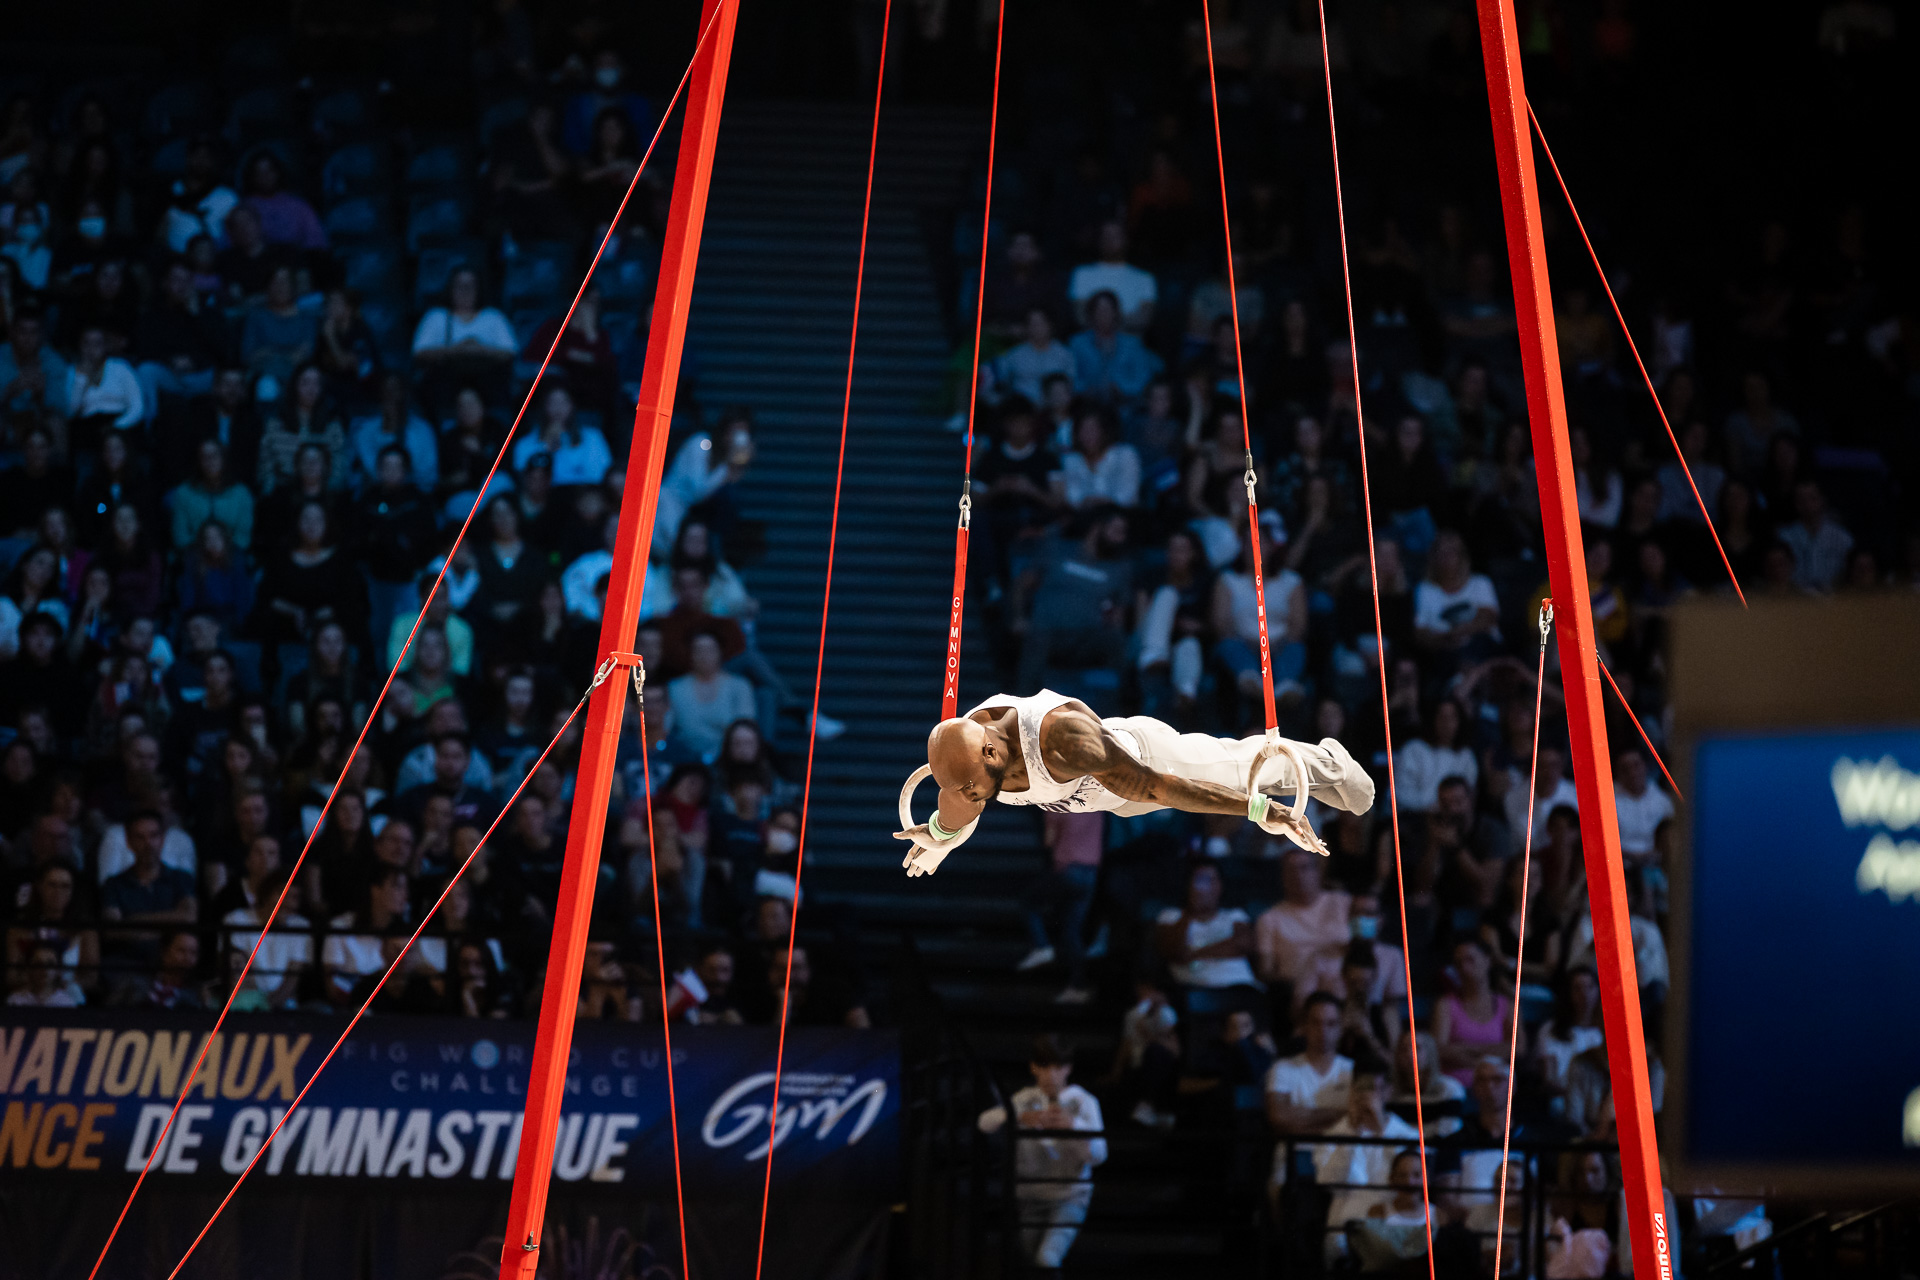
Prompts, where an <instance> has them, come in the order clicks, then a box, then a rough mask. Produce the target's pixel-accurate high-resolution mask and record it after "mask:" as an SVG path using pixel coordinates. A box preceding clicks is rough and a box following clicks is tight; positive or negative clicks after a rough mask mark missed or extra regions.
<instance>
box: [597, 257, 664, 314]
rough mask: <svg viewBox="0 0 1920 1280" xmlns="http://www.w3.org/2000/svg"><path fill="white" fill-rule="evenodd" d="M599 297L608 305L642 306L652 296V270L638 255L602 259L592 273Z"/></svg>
mask: <svg viewBox="0 0 1920 1280" xmlns="http://www.w3.org/2000/svg"><path fill="white" fill-rule="evenodd" d="M593 279H594V283H595V284H597V285H599V286H600V297H601V300H602V301H603V302H606V303H607V304H609V305H612V304H614V303H620V304H622V305H626V306H633V307H644V306H645V305H646V304H647V303H648V302H649V301H650V300H651V299H652V296H653V271H652V270H651V269H650V267H649V265H648V264H647V263H646V262H645V261H644V260H643V259H641V258H639V257H637V256H636V257H622V258H616V259H614V260H613V261H611V262H608V261H605V260H603V261H602V262H601V263H600V266H599V267H598V268H597V269H596V270H595V271H594V273H593Z"/></svg>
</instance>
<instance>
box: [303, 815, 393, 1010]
mask: <svg viewBox="0 0 1920 1280" xmlns="http://www.w3.org/2000/svg"><path fill="white" fill-rule="evenodd" d="M389 825H398V824H389ZM408 884H409V881H408V878H407V873H406V871H405V870H404V869H403V868H401V867H398V866H394V865H392V864H390V863H384V862H383V863H382V864H381V865H378V866H377V867H376V869H375V870H374V871H373V872H372V874H371V875H370V876H369V877H368V879H367V881H366V889H365V893H364V896H363V897H362V898H361V899H360V901H361V904H362V905H361V907H360V909H359V910H358V911H349V912H346V913H344V914H342V915H339V916H335V917H334V918H333V920H332V921H331V922H330V923H329V925H328V930H329V932H328V934H327V941H326V945H325V946H324V947H323V948H322V950H321V955H320V962H321V965H322V967H324V969H325V970H326V975H327V982H326V997H327V1000H328V1001H329V1002H330V1003H331V1004H332V1005H333V1006H334V1007H335V1008H345V1009H353V1008H355V1007H357V1006H358V1005H359V1000H358V998H356V996H355V994H354V992H355V988H356V987H357V986H358V985H359V983H360V980H361V979H362V978H365V977H367V976H368V975H370V974H373V975H377V974H379V973H382V972H384V971H385V969H386V968H387V964H388V960H389V957H388V955H387V950H386V943H387V941H388V940H389V939H393V940H394V941H398V940H399V939H398V938H394V935H396V934H404V932H405V931H406V925H407V922H408V918H409V912H410V910H411V908H410V907H409V905H408V901H407V889H408ZM409 958H412V957H409ZM416 963H417V961H416ZM394 976H395V977H396V978H403V977H404V976H405V975H404V973H397V974H395V975H394Z"/></svg>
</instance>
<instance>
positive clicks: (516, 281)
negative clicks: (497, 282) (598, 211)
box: [503, 240, 573, 306]
mask: <svg viewBox="0 0 1920 1280" xmlns="http://www.w3.org/2000/svg"><path fill="white" fill-rule="evenodd" d="M572 282H573V246H572V245H570V244H568V243H567V242H565V241H564V240H538V241H534V242H532V243H529V244H523V245H521V246H520V247H519V250H518V251H517V252H516V253H514V254H513V256H512V257H510V258H508V259H507V278H506V282H505V288H504V290H503V293H504V301H505V303H506V305H507V306H513V305H514V304H516V303H519V304H523V305H536V304H540V305H544V304H549V303H553V302H555V301H556V300H558V299H561V298H563V297H565V296H566V290H567V287H568V285H569V284H571V283H572Z"/></svg>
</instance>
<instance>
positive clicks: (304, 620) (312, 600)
mask: <svg viewBox="0 0 1920 1280" xmlns="http://www.w3.org/2000/svg"><path fill="white" fill-rule="evenodd" d="M293 532H294V542H293V546H292V547H291V548H290V549H289V550H287V551H284V552H281V553H280V554H279V555H278V556H277V557H275V558H273V559H269V560H268V561H267V564H266V572H265V573H264V574H262V576H261V579H260V601H261V605H260V608H259V609H258V610H257V611H256V616H255V620H254V625H255V627H256V629H257V630H258V631H259V632H260V634H261V635H262V637H263V638H265V639H268V640H271V641H273V642H275V643H278V644H303V643H305V642H306V637H307V636H308V635H310V634H311V633H312V630H313V628H314V627H317V626H319V625H320V624H322V623H325V622H338V623H340V625H341V626H343V627H345V628H346V629H347V634H348V635H350V636H360V635H364V634H365V628H366V619H367V606H366V598H367V596H366V584H365V582H364V580H363V579H362V578H361V575H360V571H359V569H358V568H357V567H356V566H355V565H354V564H353V562H352V561H351V560H350V559H349V558H348V555H347V553H346V552H345V551H343V550H341V549H340V547H339V545H338V544H337V543H336V542H335V540H334V533H333V527H332V523H331V521H330V520H329V518H328V514H327V509H326V508H325V507H324V506H322V505H320V504H319V503H317V502H309V503H307V504H305V505H304V506H302V507H301V508H300V514H299V516H298V519H297V522H296V523H295V525H294V531H293Z"/></svg>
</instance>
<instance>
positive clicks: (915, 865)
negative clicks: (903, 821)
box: [893, 822, 951, 879]
mask: <svg viewBox="0 0 1920 1280" xmlns="http://www.w3.org/2000/svg"><path fill="white" fill-rule="evenodd" d="M893 838H894V839H895V840H911V841H912V842H913V848H912V849H911V850H910V851H909V852H908V853H907V856H906V857H904V858H902V859H901V860H900V865H901V866H903V867H905V868H906V869H907V876H908V878H909V879H911V878H913V877H916V876H930V875H932V874H933V873H934V872H935V871H937V870H939V869H940V864H941V863H942V862H943V861H945V860H946V856H947V854H948V853H949V852H950V851H951V849H950V848H948V849H942V848H940V847H939V846H938V845H937V844H935V842H934V838H933V833H932V832H931V831H929V830H927V824H926V823H924V822H923V823H921V824H920V825H919V826H917V827H908V828H907V829H906V830H905V831H896V832H894V833H893Z"/></svg>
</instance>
